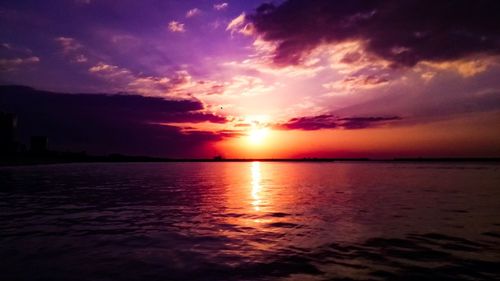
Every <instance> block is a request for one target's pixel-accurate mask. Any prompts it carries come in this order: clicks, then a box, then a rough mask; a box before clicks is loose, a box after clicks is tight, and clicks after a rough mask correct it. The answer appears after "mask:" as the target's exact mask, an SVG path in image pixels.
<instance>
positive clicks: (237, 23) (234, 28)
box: [226, 13, 254, 35]
mask: <svg viewBox="0 0 500 281" xmlns="http://www.w3.org/2000/svg"><path fill="white" fill-rule="evenodd" d="M226 31H231V34H233V33H235V32H237V33H241V34H243V35H252V34H253V32H254V28H253V24H252V23H248V22H247V20H246V15H245V13H241V14H240V15H239V16H237V17H236V18H234V19H232V20H231V21H230V22H229V24H228V25H227V26H226Z"/></svg>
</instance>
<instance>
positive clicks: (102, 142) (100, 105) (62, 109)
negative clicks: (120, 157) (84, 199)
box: [0, 86, 230, 157]
mask: <svg viewBox="0 0 500 281" xmlns="http://www.w3.org/2000/svg"><path fill="white" fill-rule="evenodd" d="M203 108H204V107H203V104H202V103H201V102H200V101H198V100H165V99H162V98H158V97H143V96H139V95H106V94H59V93H52V92H46V91H38V90H33V89H31V88H27V87H17V86H0V111H7V112H12V113H15V114H17V115H18V119H19V135H20V137H21V139H23V140H25V141H26V140H27V139H28V137H29V136H32V135H46V136H48V137H49V139H50V143H51V147H52V148H57V149H69V150H86V151H89V152H91V153H111V152H119V153H128V154H140V155H152V156H175V157H177V156H185V157H188V156H189V157H193V156H200V155H202V154H203V153H206V151H203V148H204V146H206V145H207V144H209V143H210V142H213V141H217V140H220V139H222V138H223V137H229V136H230V135H229V134H219V133H216V132H208V131H207V132H206V131H183V129H182V128H181V127H177V126H172V125H168V123H199V122H213V123H224V122H226V119H225V118H224V117H221V116H216V115H213V114H210V113H205V112H203V111H201V110H202V109H203ZM205 155H206V154H205Z"/></svg>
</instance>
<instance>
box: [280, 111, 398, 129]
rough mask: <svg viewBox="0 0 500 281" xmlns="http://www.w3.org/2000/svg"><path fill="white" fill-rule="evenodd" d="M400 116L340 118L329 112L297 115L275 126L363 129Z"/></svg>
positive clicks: (287, 127)
mask: <svg viewBox="0 0 500 281" xmlns="http://www.w3.org/2000/svg"><path fill="white" fill-rule="evenodd" d="M400 119H402V118H401V117H398V116H390V117H345V118H340V117H338V116H335V115H331V114H323V115H317V116H306V117H297V118H292V119H290V120H288V121H287V122H286V123H281V124H277V125H276V126H275V128H277V129H281V130H305V131H312V130H321V129H346V130H352V129H363V128H370V127H376V126H380V125H382V124H385V123H387V122H390V121H395V120H400Z"/></svg>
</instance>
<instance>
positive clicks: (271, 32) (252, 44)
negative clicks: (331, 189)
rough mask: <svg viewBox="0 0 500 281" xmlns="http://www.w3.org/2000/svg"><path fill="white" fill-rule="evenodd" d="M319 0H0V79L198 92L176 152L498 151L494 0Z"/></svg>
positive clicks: (178, 95)
mask: <svg viewBox="0 0 500 281" xmlns="http://www.w3.org/2000/svg"><path fill="white" fill-rule="evenodd" d="M333 2H335V3H333ZM333 2H332V1H305V0H289V1H274V6H269V5H267V6H266V5H263V4H265V3H266V1H208V0H200V1H159V0H149V1H132V0H124V1H111V0H74V1H70V0H68V1H62V0H54V1H27V0H26V1H2V2H0V24H1V26H2V29H0V44H1V46H0V83H1V84H4V85H13V84H16V85H26V86H30V87H33V88H36V89H41V90H47V91H53V92H60V93H88V94H92V93H93V94H102V93H109V94H115V95H123V94H124V93H127V94H132V95H139V96H144V97H155V98H156V97H160V98H162V99H166V100H190V101H196V102H199V103H200V104H201V105H202V106H203V108H202V109H196V113H198V115H197V116H198V117H197V119H193V120H191V119H189V118H182V119H181V118H177V119H178V120H177V119H176V118H170V117H169V118H168V119H165V120H163V121H162V120H158V121H156V119H155V120H154V121H152V120H149V119H147V118H149V117H144V118H145V122H146V123H147V122H150V123H151V122H154V123H155V124H161V125H164V126H166V128H167V127H168V128H169V129H170V130H174V131H175V133H176V134H179V136H183V137H184V136H185V137H186V139H185V140H184V139H182V143H183V144H182V149H179V150H177V152H178V153H177V154H175V156H179V157H181V156H185V157H188V156H189V157H211V156H213V155H217V154H221V155H224V156H226V157H402V156H409V157H413V156H477V157H480V156H500V130H499V121H500V79H498V77H500V65H499V62H500V60H499V54H500V35H499V34H500V23H499V21H498V20H495V15H494V13H493V12H492V11H495V9H496V8H498V7H497V6H498V5H499V4H497V3H496V2H495V1H482V2H481V1H479V2H480V3H479V4H477V3H476V4H474V3H475V2H474V1H442V2H441V3H437V4H436V3H434V4H433V2H432V1H417V2H415V1H407V2H405V3H403V4H401V3H397V1H396V2H395V1H373V2H369V1H368V2H363V1H344V2H342V1H333ZM454 2H455V4H450V3H454ZM476 2H477V1H476ZM367 3H368V4H367ZM412 5H414V6H415V7H418V8H419V9H416V8H415V7H414V6H412ZM447 5H448V6H447ZM450 5H451V6H450ZM453 5H455V7H454V6H453ZM396 23H398V24H396ZM27 102H28V101H27ZM0 109H2V108H0ZM7 109H8V108H7ZM7 109H5V110H7ZM50 110H56V111H57V110H58V109H57V108H54V109H52V108H51V109H50ZM169 116H170V115H169ZM200 116H201V117H200ZM200 118H201V119H200ZM203 118H205V119H203ZM218 118H219V119H218ZM118 119H119V118H118ZM146 119H147V120H146ZM127 120H128V119H127ZM142 121H143V120H142V119H141V122H142ZM78 126H85V125H78ZM200 136H203V140H201V139H200V140H198V139H196V138H200ZM207 136H210V137H207ZM212 136H213V137H212ZM144 137H145V138H147V137H149V138H151V137H154V135H151V136H148V135H145V136H144ZM180 142H181V141H180ZM56 143H57V141H56ZM61 143H64V145H65V146H66V147H69V148H71V141H66V142H64V141H61ZM140 144H141V141H140V140H137V145H138V146H140ZM186 144H189V145H192V147H189V145H186ZM79 145H80V144H79ZM168 145H171V146H173V147H175V145H176V143H175V141H172V143H171V144H170V143H169V144H168ZM96 146H97V145H96ZM79 147H80V146H79ZM90 147H92V146H90ZM82 149H85V146H82ZM158 149H159V151H160V148H158ZM89 150H90V151H92V148H89ZM105 150H106V149H105V148H100V149H96V151H99V152H101V151H105ZM120 152H123V153H132V154H151V153H150V152H144V151H140V150H139V151H120ZM160 155H161V156H169V155H170V154H168V153H167V152H165V153H160Z"/></svg>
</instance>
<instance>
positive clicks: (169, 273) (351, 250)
mask: <svg viewBox="0 0 500 281" xmlns="http://www.w3.org/2000/svg"><path fill="white" fill-rule="evenodd" d="M499 171H500V165H497V164H482V163H465V164H464V163H428V164H426V163H370V162H366V163H341V162H335V163H286V162H279V163H275V162H247V163H130V164H129V163H124V164H116V163H113V164H64V165H47V166H34V167H14V168H0V261H1V262H0V279H1V280H335V279H342V280H349V279H355V280H363V279H369V280H374V279H375V280H377V279H380V280H385V279H393V280H394V279H405V280H407V279H429V278H439V279H441V280H446V279H453V280H460V279H463V280H471V279H475V280H477V279H483V280H495V279H497V280H498V279H500V173H499Z"/></svg>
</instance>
